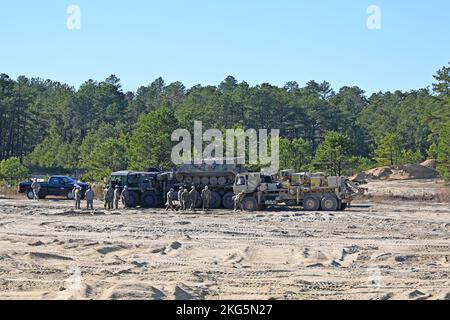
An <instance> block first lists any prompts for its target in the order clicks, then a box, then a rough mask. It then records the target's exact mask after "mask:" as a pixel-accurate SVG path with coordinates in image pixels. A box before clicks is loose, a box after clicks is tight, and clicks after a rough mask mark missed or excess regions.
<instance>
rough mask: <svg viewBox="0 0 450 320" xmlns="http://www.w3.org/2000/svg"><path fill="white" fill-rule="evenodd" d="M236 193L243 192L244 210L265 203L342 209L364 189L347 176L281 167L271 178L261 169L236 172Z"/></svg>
mask: <svg viewBox="0 0 450 320" xmlns="http://www.w3.org/2000/svg"><path fill="white" fill-rule="evenodd" d="M233 191H234V193H235V194H239V193H241V192H244V193H245V194H246V196H245V198H244V200H243V201H242V204H241V206H242V209H243V210H245V211H255V210H262V209H264V207H265V206H267V205H287V206H302V207H303V208H304V209H305V210H306V211H319V210H324V211H337V210H344V209H346V208H347V206H348V205H349V204H350V203H351V202H352V201H353V200H354V198H355V197H356V196H357V195H360V194H364V192H365V189H363V188H361V187H360V186H359V185H357V184H355V183H353V182H351V181H349V180H348V179H347V178H346V177H337V176H326V175H325V174H324V173H294V172H293V171H292V170H284V171H282V172H281V174H280V175H279V176H278V178H276V179H274V178H273V177H269V176H263V175H261V173H242V174H238V175H237V176H236V179H235V183H234V186H233Z"/></svg>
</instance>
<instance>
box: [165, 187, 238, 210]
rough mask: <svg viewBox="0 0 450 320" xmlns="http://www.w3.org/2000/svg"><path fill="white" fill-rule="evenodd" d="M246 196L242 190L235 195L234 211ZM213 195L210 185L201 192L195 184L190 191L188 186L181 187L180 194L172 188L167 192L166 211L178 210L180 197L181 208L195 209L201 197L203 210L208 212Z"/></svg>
mask: <svg viewBox="0 0 450 320" xmlns="http://www.w3.org/2000/svg"><path fill="white" fill-rule="evenodd" d="M244 196H245V193H244V192H241V193H240V194H238V195H236V196H234V197H233V201H234V211H237V210H239V209H240V208H241V202H242V200H243V199H244ZM211 197H212V193H211V190H209V187H208V186H205V188H204V189H203V190H202V192H201V193H199V192H198V191H197V189H196V187H195V186H192V187H191V190H190V191H189V190H188V188H184V187H181V188H180V189H179V191H178V194H176V192H175V189H173V188H172V189H170V191H169V192H168V193H167V207H166V211H168V210H172V211H176V210H177V206H176V205H175V201H176V199H178V203H179V205H178V209H179V210H181V211H187V210H189V209H190V210H191V211H195V209H196V208H197V207H198V201H199V199H200V200H201V202H202V209H203V211H206V212H208V211H209V209H210V202H211Z"/></svg>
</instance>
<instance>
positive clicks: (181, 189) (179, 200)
mask: <svg viewBox="0 0 450 320" xmlns="http://www.w3.org/2000/svg"><path fill="white" fill-rule="evenodd" d="M183 191H184V188H183V187H181V188H180V190H178V204H179V206H180V210H183V206H182V204H181V195H182V194H183Z"/></svg>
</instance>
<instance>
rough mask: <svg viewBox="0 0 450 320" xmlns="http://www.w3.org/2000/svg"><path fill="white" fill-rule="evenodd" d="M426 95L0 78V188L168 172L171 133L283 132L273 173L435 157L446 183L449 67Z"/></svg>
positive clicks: (232, 82) (356, 168) (343, 169)
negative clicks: (65, 177)
mask: <svg viewBox="0 0 450 320" xmlns="http://www.w3.org/2000/svg"><path fill="white" fill-rule="evenodd" d="M434 78H435V82H434V83H433V84H430V85H431V87H430V88H422V89H418V90H414V91H410V92H402V91H393V92H379V93H374V94H372V95H367V94H366V93H365V92H364V90H363V89H362V88H359V87H357V86H354V87H342V88H340V89H339V90H338V91H335V90H333V88H332V86H331V84H329V83H328V82H321V83H319V82H315V81H310V82H308V83H307V84H306V85H305V86H303V87H301V86H300V85H299V84H298V83H296V82H288V83H286V85H285V86H283V87H278V86H273V85H271V84H268V83H264V84H261V85H257V86H250V85H249V84H248V83H246V82H238V81H237V80H236V79H235V78H233V77H231V76H229V77H227V78H226V79H225V80H224V81H223V82H222V83H220V84H219V85H218V86H201V85H197V86H194V87H192V88H186V87H185V86H184V85H183V84H182V83H180V82H174V83H171V84H166V83H165V82H164V80H163V79H162V78H158V79H156V80H155V81H154V82H152V83H151V84H149V85H147V86H143V87H140V88H139V89H138V90H137V91H136V92H124V91H123V90H122V88H121V83H120V79H118V78H117V77H116V76H114V75H112V76H110V77H108V78H107V79H106V80H105V81H102V82H97V81H94V80H88V81H86V82H85V83H84V84H83V85H81V86H80V87H79V88H78V89H76V88H74V87H71V86H69V85H67V84H62V83H59V82H56V81H52V80H42V79H38V78H32V79H29V78H27V77H25V76H20V77H19V78H18V79H17V80H14V79H11V78H10V77H9V76H8V75H6V74H1V75H0V160H1V162H0V180H2V181H3V182H6V183H9V184H13V183H15V182H16V181H17V180H20V179H22V178H24V177H27V175H28V174H29V172H33V173H41V174H42V173H69V174H79V175H83V178H84V179H86V180H88V181H101V180H102V179H103V178H104V177H106V176H108V175H109V174H110V172H112V171H116V170H123V169H126V168H128V169H132V170H147V169H148V168H150V167H160V168H161V169H169V170H171V169H172V168H173V164H171V162H170V155H171V150H172V147H173V146H174V144H176V143H174V142H171V134H172V132H173V131H174V130H175V129H178V128H183V129H188V130H189V131H193V128H194V120H195V121H202V122H203V127H204V129H205V130H206V129H209V128H217V129H232V128H242V129H244V130H245V129H247V128H252V129H280V130H281V136H282V139H281V142H280V166H281V168H289V169H295V170H297V171H309V170H320V171H324V172H327V173H329V174H345V175H351V174H353V173H357V172H360V171H364V170H367V169H369V168H372V167H375V166H384V165H401V164H406V163H417V162H421V161H423V160H425V159H437V160H438V164H439V166H438V170H439V171H440V172H441V174H442V176H443V177H444V178H446V179H449V178H450V65H449V66H444V67H443V68H442V69H440V70H438V71H437V73H436V75H435V76H434Z"/></svg>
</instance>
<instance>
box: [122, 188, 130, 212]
mask: <svg viewBox="0 0 450 320" xmlns="http://www.w3.org/2000/svg"><path fill="white" fill-rule="evenodd" d="M121 197H122V203H123V207H124V208H128V204H129V203H130V191H129V190H128V186H125V187H124V188H123V191H122V196H121Z"/></svg>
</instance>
